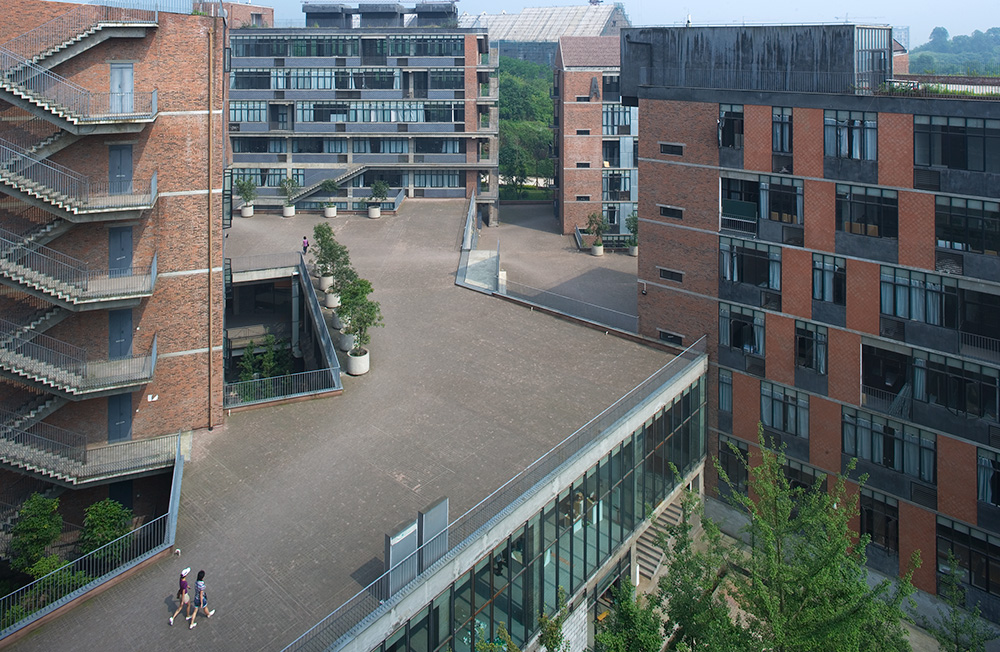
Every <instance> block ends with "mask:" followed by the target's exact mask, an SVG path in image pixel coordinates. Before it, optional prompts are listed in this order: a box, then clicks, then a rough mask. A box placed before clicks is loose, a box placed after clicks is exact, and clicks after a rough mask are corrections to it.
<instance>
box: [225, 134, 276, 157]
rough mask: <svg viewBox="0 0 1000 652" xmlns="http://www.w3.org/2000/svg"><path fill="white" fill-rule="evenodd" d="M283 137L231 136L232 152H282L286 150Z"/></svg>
mask: <svg viewBox="0 0 1000 652" xmlns="http://www.w3.org/2000/svg"><path fill="white" fill-rule="evenodd" d="M286 142H287V141H286V140H285V139H284V138H247V137H235V138H233V153H234V154H284V153H285V151H286V147H287V145H286Z"/></svg>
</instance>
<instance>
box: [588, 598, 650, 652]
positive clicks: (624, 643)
mask: <svg viewBox="0 0 1000 652" xmlns="http://www.w3.org/2000/svg"><path fill="white" fill-rule="evenodd" d="M611 593H612V595H613V596H614V609H612V611H611V615H610V616H609V617H608V618H607V619H606V620H605V621H604V622H601V623H598V625H597V633H596V634H595V636H594V640H595V642H596V643H597V650H598V652H659V651H660V648H662V647H663V636H662V634H661V633H660V627H661V624H662V623H661V621H660V616H659V615H658V614H657V606H658V605H657V603H656V600H655V599H650V598H643V597H642V596H636V594H635V588H634V587H633V586H632V585H631V584H630V583H629V582H623V583H622V584H621V586H618V587H615V588H614V589H612V592H611Z"/></svg>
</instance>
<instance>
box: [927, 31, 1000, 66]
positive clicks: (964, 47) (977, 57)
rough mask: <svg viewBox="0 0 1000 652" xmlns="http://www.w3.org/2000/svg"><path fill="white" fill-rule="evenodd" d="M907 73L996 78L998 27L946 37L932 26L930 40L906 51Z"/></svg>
mask: <svg viewBox="0 0 1000 652" xmlns="http://www.w3.org/2000/svg"><path fill="white" fill-rule="evenodd" d="M910 72H911V73H913V74H921V73H927V74H937V75H980V76H990V77H1000V27H991V28H990V29H988V30H986V31H985V32H981V31H979V30H978V29H977V30H976V31H975V32H973V33H972V34H971V35H970V36H964V35H959V36H954V37H950V38H949V36H948V30H946V29H945V28H944V27H935V28H934V31H932V32H931V40H930V41H928V42H927V43H924V44H923V45H919V46H917V47H915V48H913V49H912V50H910Z"/></svg>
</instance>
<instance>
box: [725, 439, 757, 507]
mask: <svg viewBox="0 0 1000 652" xmlns="http://www.w3.org/2000/svg"><path fill="white" fill-rule="evenodd" d="M734 448H735V449H736V450H733V449H734ZM749 453H750V448H749V447H748V446H747V445H746V443H745V442H742V441H740V440H739V439H733V438H732V437H726V436H725V435H719V466H721V467H722V470H723V471H725V472H726V476H727V477H728V478H729V484H728V485H725V486H723V485H724V484H725V483H722V482H720V483H719V490H720V491H729V490H732V491H735V492H737V493H741V494H744V495H745V494H746V492H747V480H748V475H749V474H748V472H747V459H748V458H749Z"/></svg>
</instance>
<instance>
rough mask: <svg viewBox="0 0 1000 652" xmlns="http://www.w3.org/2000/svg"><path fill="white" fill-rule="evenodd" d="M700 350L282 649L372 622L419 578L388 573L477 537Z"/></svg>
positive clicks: (325, 644) (698, 345)
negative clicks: (402, 583) (402, 582)
mask: <svg viewBox="0 0 1000 652" xmlns="http://www.w3.org/2000/svg"><path fill="white" fill-rule="evenodd" d="M704 351H705V338H704V337H702V338H701V339H699V340H698V341H697V342H695V343H694V344H692V345H691V346H690V347H688V348H687V349H685V350H684V351H683V352H681V353H680V354H679V355H678V356H677V357H676V358H674V359H673V360H671V361H670V362H668V363H667V364H666V365H664V366H663V367H661V368H660V369H659V370H658V371H657V372H655V373H654V374H653V375H651V376H650V377H649V378H647V379H646V380H644V381H643V382H641V383H640V384H639V385H637V386H636V387H635V388H633V389H632V390H630V391H629V392H628V393H627V394H625V395H624V396H622V397H621V398H620V399H618V401H616V402H615V403H614V404H613V405H611V406H610V407H608V408H607V409H605V410H604V411H603V412H601V413H600V414H599V415H597V416H596V417H594V418H593V419H591V420H590V421H589V422H587V423H586V424H585V425H583V426H582V427H581V428H579V429H578V430H577V431H576V432H574V433H573V434H571V435H570V436H568V437H566V438H565V439H564V440H562V441H561V442H559V443H558V444H557V445H556V446H554V447H553V448H552V449H551V450H549V451H548V452H547V453H545V454H544V455H542V456H541V457H540V458H539V459H537V460H536V461H534V462H532V463H531V464H530V465H528V467H527V468H526V469H524V470H523V471H521V472H520V473H518V474H517V475H515V476H514V477H513V478H511V479H510V480H508V481H507V482H506V483H504V485H503V486H501V487H500V488H499V489H497V490H496V491H494V492H493V493H491V494H490V495H489V496H487V497H486V498H485V499H483V500H482V501H481V502H480V503H479V504H477V505H476V506H474V507H472V508H471V509H469V510H468V511H467V512H465V513H464V514H462V515H461V516H460V517H458V518H457V519H455V520H454V521H453V522H452V523H451V524H450V525H449V526H448V528H447V530H446V531H445V532H444V533H442V534H440V535H438V537H435V538H434V539H432V540H431V541H429V542H427V543H425V544H424V545H423V546H421V547H420V548H418V549H417V550H416V551H414V552H413V553H412V554H411V555H410V556H408V557H407V558H406V559H403V560H401V561H400V562H399V564H397V565H396V566H394V567H393V568H392V569H390V570H388V571H386V572H385V573H384V574H383V575H382V576H381V577H379V578H378V579H377V580H375V581H374V582H372V583H371V584H369V585H368V586H367V587H365V588H364V589H362V590H361V591H359V592H358V593H357V594H355V595H354V597H352V598H351V599H350V600H348V601H347V602H346V603H344V604H343V605H342V606H341V607H339V608H338V609H337V610H336V611H334V612H333V613H331V614H330V615H329V616H327V617H326V618H324V619H323V620H321V621H320V622H319V623H317V624H316V625H315V626H313V627H312V628H311V629H310V630H309V631H307V632H306V633H304V634H303V635H302V636H300V637H299V638H297V639H296V640H295V641H293V642H292V643H291V644H290V645H288V646H287V647H286V648H285V650H286V652H287V651H292V650H295V651H298V650H309V651H312V650H317V651H318V650H327V649H331V648H332V649H336V648H337V647H339V646H338V645H337V643H338V642H339V641H340V640H341V639H342V638H344V637H346V636H351V635H354V634H356V633H357V632H356V631H355V629H356V628H358V629H360V628H362V627H364V626H365V625H366V624H367V623H370V622H371V621H372V619H373V616H374V615H375V612H376V611H379V612H383V611H387V610H389V609H391V608H392V606H393V604H394V603H395V602H396V601H397V600H398V599H399V598H401V597H402V596H403V595H405V594H406V593H407V591H408V588H412V587H414V586H417V585H418V583H419V581H420V577H418V578H417V580H415V581H414V582H411V583H410V584H409V585H407V587H404V588H403V589H402V590H401V591H400V592H398V593H397V594H395V595H393V594H391V593H390V592H389V591H388V587H389V585H390V584H389V582H388V578H389V575H390V573H392V572H393V571H394V570H395V569H398V568H400V567H401V566H404V565H406V564H409V565H412V564H413V559H415V558H418V557H417V556H419V555H421V554H422V553H423V551H424V549H425V548H427V547H428V546H436V545H437V544H438V541H439V540H440V538H441V537H447V541H449V542H456V545H454V546H452V547H451V549H450V550H449V552H448V553H447V554H445V555H444V556H443V558H442V559H444V560H447V559H450V558H453V557H454V556H455V555H456V554H458V553H459V552H460V551H461V550H462V549H464V548H465V547H466V546H468V545H469V543H470V541H473V540H475V539H476V538H477V535H478V533H479V532H481V531H483V530H484V529H485V528H486V527H487V526H488V525H490V524H491V523H492V522H493V521H494V520H497V519H499V518H502V517H503V516H504V515H505V514H507V513H508V512H509V511H511V510H512V509H513V508H514V507H515V506H516V505H517V504H519V503H520V502H521V501H522V500H524V499H525V498H526V497H527V496H528V495H530V494H532V493H533V492H534V491H536V490H537V489H538V487H540V486H544V482H545V480H546V479H547V478H548V477H549V476H550V475H551V474H553V473H554V472H555V471H556V470H558V469H559V467H561V466H562V465H563V464H564V463H566V462H567V461H569V460H570V459H572V458H573V457H574V456H575V455H576V454H577V453H579V452H580V451H582V450H583V449H584V448H586V447H587V446H589V445H590V444H591V443H592V442H594V441H595V440H597V439H598V438H599V437H600V436H601V435H602V434H603V433H604V432H605V431H607V430H608V429H610V428H611V427H612V426H613V425H614V424H615V423H616V422H617V421H618V420H619V419H621V418H622V417H624V416H625V415H626V414H628V413H629V412H630V411H631V410H633V409H634V408H636V407H637V406H639V405H640V404H642V403H643V402H644V401H646V400H647V399H648V398H649V397H650V396H651V395H653V394H654V393H656V392H657V391H659V390H660V389H661V388H662V387H663V386H665V385H666V384H668V383H670V382H672V381H673V379H674V378H676V377H677V376H679V375H680V374H682V373H683V372H684V371H685V370H686V369H687V368H688V367H689V365H692V364H696V363H697V362H698V360H699V359H700V358H701V357H702V356H703V355H704ZM435 556H436V555H435ZM442 563H445V562H444V561H439V562H437V563H436V564H435V565H434V566H432V567H431V568H430V569H429V570H428V571H425V573H431V572H434V571H435V570H436V569H437V568H438V567H439V565H440V564H442Z"/></svg>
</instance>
